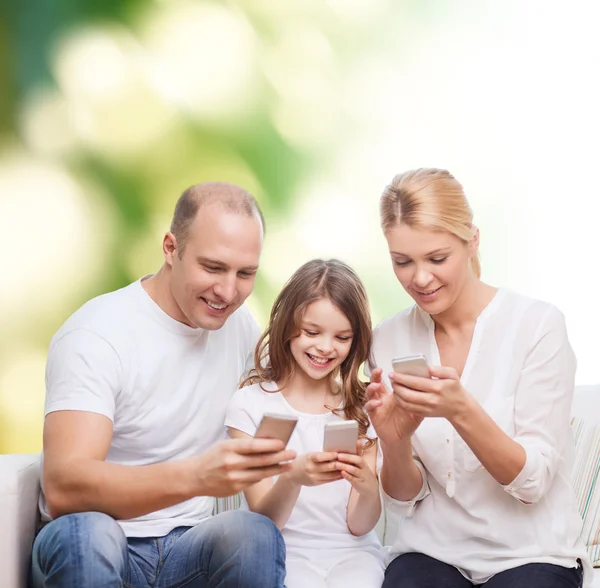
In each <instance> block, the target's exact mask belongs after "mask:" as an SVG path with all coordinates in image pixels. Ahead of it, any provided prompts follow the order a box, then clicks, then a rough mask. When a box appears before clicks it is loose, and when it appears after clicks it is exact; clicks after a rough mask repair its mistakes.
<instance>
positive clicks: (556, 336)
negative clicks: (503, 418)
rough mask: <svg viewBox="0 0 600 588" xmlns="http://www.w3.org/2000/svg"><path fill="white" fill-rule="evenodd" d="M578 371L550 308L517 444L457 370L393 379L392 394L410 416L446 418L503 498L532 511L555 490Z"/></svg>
mask: <svg viewBox="0 0 600 588" xmlns="http://www.w3.org/2000/svg"><path fill="white" fill-rule="evenodd" d="M575 365H576V362H575V357H574V355H573V351H572V350H571V346H570V345H569V341H568V338H567V333H566V327H565V321H564V317H563V316H562V314H561V313H560V312H558V311H557V310H556V309H554V308H551V309H550V310H549V311H548V313H547V314H546V316H545V317H544V320H543V321H542V322H541V325H540V328H539V333H538V335H537V336H536V337H535V344H534V345H533V346H532V349H531V351H530V352H529V354H528V355H527V357H526V359H525V364H524V366H523V368H522V370H521V373H520V377H519V381H518V384H517V389H516V393H515V406H514V427H515V435H514V437H512V438H511V436H509V435H508V434H507V433H505V432H504V431H503V430H502V429H501V428H500V427H499V426H498V425H497V424H496V423H495V422H494V420H493V419H492V418H491V417H490V416H489V415H488V414H487V413H486V412H485V411H484V410H483V408H482V407H481V406H480V405H479V403H478V402H477V401H476V400H475V399H474V398H473V397H472V396H471V395H470V394H469V393H468V392H467V391H466V390H465V389H464V388H463V387H462V386H461V384H460V380H459V378H458V374H457V373H456V371H455V370H454V369H452V368H445V367H431V368H430V372H431V375H432V376H434V377H436V378H439V379H437V380H435V379H434V380H429V379H426V378H417V379H415V378H412V377H410V376H403V375H400V374H396V375H393V376H390V377H391V378H393V380H394V381H395V382H396V383H395V385H394V393H395V394H396V395H397V397H398V398H399V402H400V403H401V405H402V406H403V407H404V408H405V409H406V410H409V411H414V412H415V413H417V414H421V415H423V416H438V417H439V416H441V417H445V418H447V419H448V420H449V421H450V422H451V423H452V425H453V426H454V428H455V429H456V431H457V432H458V434H459V435H460V436H461V437H462V438H463V439H464V441H465V443H467V445H468V446H469V447H470V448H471V450H472V451H473V453H474V454H475V455H476V456H477V458H478V459H479V461H480V462H481V464H482V465H483V467H484V468H485V469H486V470H487V471H488V472H489V473H490V474H491V475H492V476H493V477H494V478H495V479H496V480H497V481H498V482H499V483H500V484H502V485H503V486H505V490H506V491H507V492H508V493H509V494H511V495H512V496H514V497H515V498H517V499H519V500H520V501H521V502H523V503H526V504H530V503H534V502H537V501H538V500H539V499H540V498H541V497H542V496H543V495H544V494H545V493H546V492H547V491H548V489H549V488H550V487H551V484H552V481H553V479H554V475H555V474H556V471H557V469H558V467H559V465H560V463H561V461H562V458H563V452H564V447H565V443H566V441H567V438H568V435H569V422H570V413H571V404H572V400H573V391H574V381H575ZM416 380H419V381H418V382H417V381H416ZM411 388H412V389H411Z"/></svg>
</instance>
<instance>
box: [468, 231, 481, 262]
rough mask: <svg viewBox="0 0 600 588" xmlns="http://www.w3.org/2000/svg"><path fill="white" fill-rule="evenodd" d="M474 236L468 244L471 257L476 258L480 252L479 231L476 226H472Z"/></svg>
mask: <svg viewBox="0 0 600 588" xmlns="http://www.w3.org/2000/svg"><path fill="white" fill-rule="evenodd" d="M471 227H472V229H473V236H472V237H471V240H470V241H469V244H468V249H469V257H475V256H476V255H477V252H478V251H479V229H478V228H477V227H476V226H475V225H471Z"/></svg>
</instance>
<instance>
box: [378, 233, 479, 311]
mask: <svg viewBox="0 0 600 588" xmlns="http://www.w3.org/2000/svg"><path fill="white" fill-rule="evenodd" d="M385 237H386V239H387V242H388V246H389V250H390V255H391V257H392V264H393V266H394V273H395V274H396V277H397V278H398V281H399V282H400V283H401V284H402V287H403V288H404V289H405V290H406V291H407V292H408V294H409V295H410V296H411V297H412V298H413V300H414V301H415V302H416V303H417V304H418V305H419V306H420V307H421V308H422V309H423V310H424V311H425V312H427V313H429V314H431V315H436V314H440V313H442V312H444V311H446V310H448V309H449V308H450V307H451V306H452V305H453V304H454V302H455V301H456V299H457V298H458V296H459V294H460V293H461V291H462V290H463V288H464V286H465V284H466V283H467V281H468V280H469V279H470V278H472V277H473V274H472V273H471V270H470V268H469V260H470V258H471V257H473V256H475V255H477V238H473V239H472V240H471V241H470V242H469V243H464V242H463V241H462V240H461V239H459V238H458V237H457V236H456V235H453V234H452V233H449V232H447V231H432V230H428V229H419V228H414V227H409V226H408V225H406V224H403V223H400V224H398V225H396V226H395V227H392V228H391V229H389V230H388V231H387V232H386V234H385Z"/></svg>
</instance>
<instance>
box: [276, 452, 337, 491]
mask: <svg viewBox="0 0 600 588" xmlns="http://www.w3.org/2000/svg"><path fill="white" fill-rule="evenodd" d="M337 457H338V454H337V453H335V452H332V451H329V452H318V453H306V454H304V455H300V456H299V457H297V458H296V459H295V460H294V461H293V462H292V469H291V471H290V472H288V473H287V474H284V475H285V476H286V477H287V478H288V479H289V480H290V481H291V482H294V483H296V484H299V485H300V486H319V485H321V484H327V483H328V482H335V481H336V480H341V479H342V474H341V472H339V471H338V470H337V468H336V463H337V462H336V460H337Z"/></svg>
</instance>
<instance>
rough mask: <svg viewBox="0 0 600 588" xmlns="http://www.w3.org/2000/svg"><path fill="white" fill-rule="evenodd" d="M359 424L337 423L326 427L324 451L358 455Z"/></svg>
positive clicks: (351, 422) (354, 422)
mask: <svg viewBox="0 0 600 588" xmlns="http://www.w3.org/2000/svg"><path fill="white" fill-rule="evenodd" d="M357 441H358V423H357V422H356V421H335V422H333V423H327V424H326V425H325V436H324V438H323V451H337V452H338V453H356V442H357Z"/></svg>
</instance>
